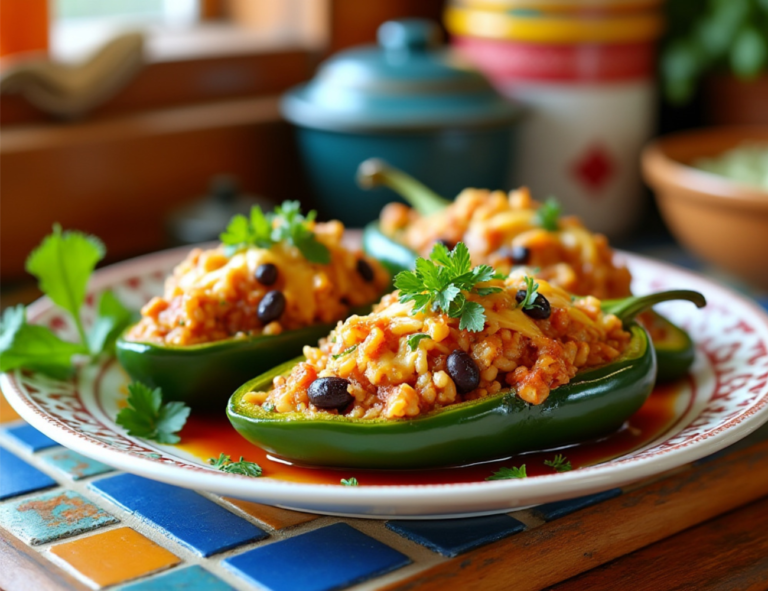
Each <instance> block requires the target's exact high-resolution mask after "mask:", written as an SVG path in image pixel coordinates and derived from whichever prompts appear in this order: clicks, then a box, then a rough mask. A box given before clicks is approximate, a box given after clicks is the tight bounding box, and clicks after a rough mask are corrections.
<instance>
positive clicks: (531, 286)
mask: <svg viewBox="0 0 768 591" xmlns="http://www.w3.org/2000/svg"><path fill="white" fill-rule="evenodd" d="M524 279H525V297H524V298H523V300H522V301H521V302H520V303H519V304H518V307H519V308H522V309H523V310H530V309H532V308H533V307H534V304H535V302H536V298H537V297H539V284H538V283H536V281H535V280H534V278H533V277H528V276H527V275H526V276H525V278H524Z"/></svg>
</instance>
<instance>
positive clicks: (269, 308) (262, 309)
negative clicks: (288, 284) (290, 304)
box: [256, 290, 285, 324]
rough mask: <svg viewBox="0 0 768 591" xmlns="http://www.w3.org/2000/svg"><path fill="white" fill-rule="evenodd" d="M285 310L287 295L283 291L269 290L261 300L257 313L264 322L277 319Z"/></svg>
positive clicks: (267, 322)
mask: <svg viewBox="0 0 768 591" xmlns="http://www.w3.org/2000/svg"><path fill="white" fill-rule="evenodd" d="M284 310H285V296H284V295H283V292H282V291H277V290H274V291H268V292H267V293H266V294H265V295H264V297H263V298H262V299H261V301H260V302H259V308H258V310H257V311H256V315H257V316H258V317H259V320H261V321H262V322H263V323H264V324H269V323H270V322H272V321H274V320H277V319H278V318H280V316H282V315H283V311H284Z"/></svg>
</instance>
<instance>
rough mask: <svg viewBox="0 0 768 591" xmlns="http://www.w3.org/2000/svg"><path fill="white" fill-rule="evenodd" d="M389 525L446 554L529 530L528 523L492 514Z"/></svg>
mask: <svg viewBox="0 0 768 591" xmlns="http://www.w3.org/2000/svg"><path fill="white" fill-rule="evenodd" d="M387 527H388V528H389V529H391V530H392V531H394V532H397V533H399V534H400V535H401V536H404V537H406V538H408V539H409V540H411V541H413V542H416V543H417V544H421V545H422V546H426V547H427V548H429V549H430V550H434V551H435V552H439V553H440V554H442V555H443V556H457V555H459V554H461V553H463V552H467V551H468V550H472V549H473V548H477V547H478V546H482V545H483V544H489V543H490V542H495V541H496V540H500V539H502V538H506V537H507V536H511V535H512V534H516V533H519V532H521V531H523V530H524V529H525V524H523V523H521V522H520V521H518V520H517V519H514V518H512V517H509V516H508V515H490V516H487V517H469V518H467V519H430V520H423V521H422V520H419V521H390V522H388V523H387Z"/></svg>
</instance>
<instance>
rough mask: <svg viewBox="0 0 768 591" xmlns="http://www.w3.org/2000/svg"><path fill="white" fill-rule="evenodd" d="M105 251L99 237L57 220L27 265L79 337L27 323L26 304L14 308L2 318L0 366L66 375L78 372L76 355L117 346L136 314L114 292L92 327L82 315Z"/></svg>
mask: <svg viewBox="0 0 768 591" xmlns="http://www.w3.org/2000/svg"><path fill="white" fill-rule="evenodd" d="M104 254H105V250H104V245H103V244H102V242H101V240H99V239H98V238H96V237H95V236H89V235H87V234H83V233H82V232H76V231H66V232H63V231H62V229H61V226H59V225H58V224H56V225H54V227H53V233H52V234H50V235H48V236H46V237H45V238H44V239H43V241H42V243H41V244H40V246H38V247H37V248H36V249H35V250H34V251H32V253H31V254H30V255H29V257H28V258H27V263H26V268H27V271H29V272H30V273H31V274H32V275H34V276H35V277H36V278H37V279H38V282H39V286H40V289H41V290H42V291H43V293H45V294H46V295H47V296H48V297H49V298H50V299H51V300H52V301H53V303H54V304H56V305H57V306H58V307H59V308H61V309H63V310H64V311H66V312H67V314H68V315H69V316H70V317H71V318H72V320H73V321H74V323H75V327H76V329H77V333H78V335H79V338H80V342H79V343H71V342H69V341H65V340H63V339H61V338H60V337H58V336H57V335H56V334H54V333H53V332H52V331H51V330H50V329H48V328H46V327H44V326H37V325H31V324H28V323H27V315H26V310H25V308H24V306H16V307H14V308H9V309H7V310H6V311H5V312H4V314H3V318H2V322H1V323H0V371H10V370H12V369H16V368H25V369H30V370H34V371H39V372H41V373H44V374H46V375H49V376H51V377H53V378H56V379H65V378H67V377H68V376H70V375H72V372H73V371H74V366H73V364H72V357H73V356H74V355H90V356H91V357H95V356H97V355H99V354H101V353H103V352H111V351H113V350H114V345H115V340H116V339H117V336H118V335H119V334H120V332H122V331H123V330H124V329H125V327H127V326H128V325H129V324H130V323H131V321H132V319H133V313H132V312H131V311H129V310H128V309H126V308H125V307H124V306H123V305H122V303H120V301H119V300H118V299H117V297H115V295H114V294H113V293H112V292H111V291H104V292H102V293H101V295H100V297H99V301H98V303H97V306H96V320H95V321H94V323H93V325H92V327H91V329H90V332H86V330H85V326H84V324H83V321H82V317H81V315H80V312H81V309H82V307H83V304H84V302H85V297H86V289H87V286H88V280H89V278H90V276H91V274H92V273H93V270H94V268H95V267H96V264H97V263H98V262H99V261H100V260H101V259H102V258H104Z"/></svg>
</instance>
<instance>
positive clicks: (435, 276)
mask: <svg viewBox="0 0 768 591" xmlns="http://www.w3.org/2000/svg"><path fill="white" fill-rule="evenodd" d="M494 278H496V271H495V270H494V269H493V267H490V266H488V265H478V266H477V267H475V268H474V269H473V268H472V263H471V261H470V258H469V250H468V249H467V247H466V245H465V244H464V243H463V242H459V243H458V244H457V245H456V246H455V248H454V249H453V250H452V251H449V250H448V248H447V247H446V246H445V245H443V244H440V243H437V244H435V246H434V248H433V249H432V252H431V254H430V255H429V259H424V258H418V259H416V270H415V271H401V272H400V273H398V274H397V277H395V287H396V288H397V289H399V290H400V302H402V303H405V302H410V301H412V302H413V303H414V306H413V313H414V314H416V313H418V312H422V311H425V310H427V309H431V310H433V311H437V310H442V311H443V312H444V313H446V314H448V316H450V317H451V318H459V319H460V320H459V328H460V329H461V330H465V329H466V330H469V331H472V332H479V331H481V330H483V327H484V326H485V308H483V306H482V305H480V304H478V303H477V302H472V301H470V300H468V299H467V298H466V296H465V295H464V294H465V293H467V294H469V293H475V294H478V295H481V296H484V295H489V294H492V293H497V292H499V291H501V288H500V287H478V284H480V283H484V282H486V281H490V280H491V279H494Z"/></svg>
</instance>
